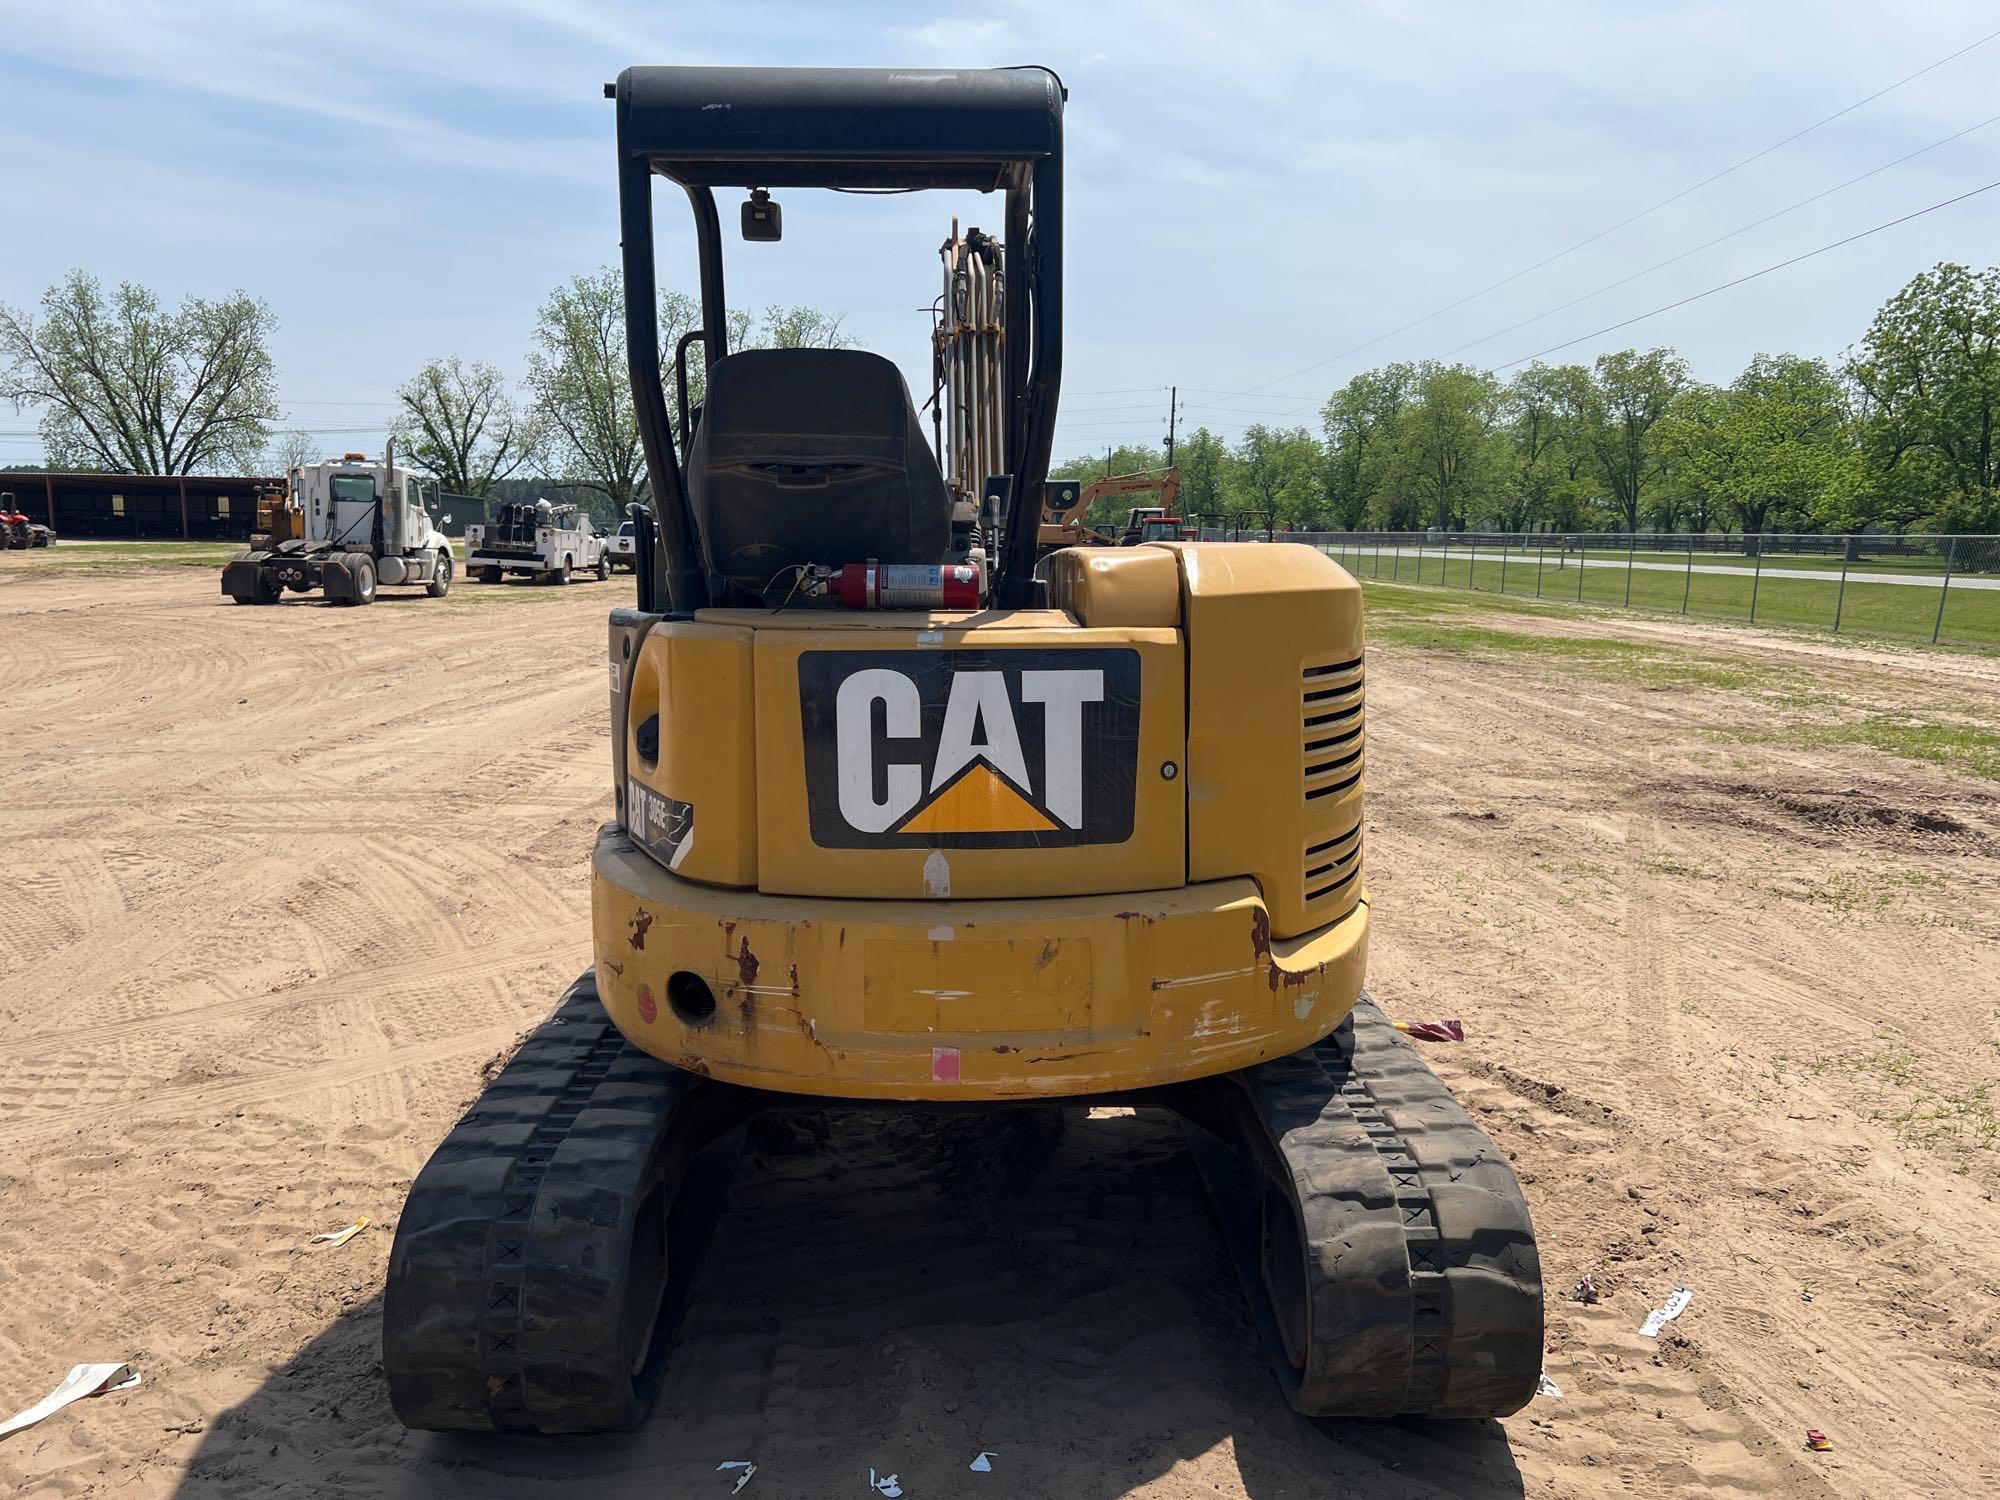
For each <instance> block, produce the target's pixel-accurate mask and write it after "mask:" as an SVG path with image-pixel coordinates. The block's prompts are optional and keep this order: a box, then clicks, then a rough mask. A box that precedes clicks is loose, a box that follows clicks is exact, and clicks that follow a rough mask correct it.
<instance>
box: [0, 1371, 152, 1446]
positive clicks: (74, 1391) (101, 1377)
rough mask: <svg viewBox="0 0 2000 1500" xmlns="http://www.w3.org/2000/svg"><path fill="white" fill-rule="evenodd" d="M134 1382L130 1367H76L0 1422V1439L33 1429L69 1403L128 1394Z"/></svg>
mask: <svg viewBox="0 0 2000 1500" xmlns="http://www.w3.org/2000/svg"><path fill="white" fill-rule="evenodd" d="M138 1383H139V1376H138V1373H137V1372H136V1371H135V1370H133V1368H132V1367H131V1366H130V1365H77V1366H75V1367H73V1368H72V1369H71V1370H70V1372H69V1374H67V1375H65V1376H64V1377H63V1381H62V1384H61V1385H59V1386H57V1387H56V1388H55V1389H54V1390H52V1391H50V1392H49V1393H48V1394H47V1395H46V1396H44V1397H42V1399H41V1400H39V1401H37V1402H36V1403H35V1404H34V1405H33V1406H31V1407H29V1408H28V1409H27V1410H26V1411H22V1412H16V1413H15V1414H14V1415H13V1416H11V1417H9V1418H8V1419H7V1420H6V1421H5V1422H0V1437H6V1436H7V1435H8V1434H10V1433H15V1432H19V1431H20V1430H21V1429H22V1428H24V1427H33V1426H34V1425H35V1424H36V1423H37V1422H39V1421H41V1420H42V1418H44V1417H48V1416H53V1415H54V1414H55V1413H57V1412H59V1411H61V1410H62V1409H63V1408H64V1407H65V1406H68V1405H69V1404H70V1402H72V1401H81V1400H82V1399H83V1398H84V1397H85V1396H102V1395H105V1394H107V1393H109V1392H111V1391H129V1390H131V1389H132V1387H133V1386H135V1385H137V1384H138Z"/></svg>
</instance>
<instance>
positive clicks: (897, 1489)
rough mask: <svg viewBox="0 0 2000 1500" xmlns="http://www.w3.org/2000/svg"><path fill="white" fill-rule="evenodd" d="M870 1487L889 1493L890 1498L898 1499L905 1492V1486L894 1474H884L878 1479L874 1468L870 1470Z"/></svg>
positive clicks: (885, 1493) (892, 1499)
mask: <svg viewBox="0 0 2000 1500" xmlns="http://www.w3.org/2000/svg"><path fill="white" fill-rule="evenodd" d="M868 1488H870V1489H871V1490H878V1491H880V1492H881V1493H882V1494H884V1495H887V1496H888V1497H889V1500H897V1497H898V1496H899V1495H901V1494H902V1493H903V1487H902V1485H900V1484H898V1483H897V1482H896V1476H895V1475H894V1474H884V1475H883V1476H882V1477H881V1478H879V1479H877V1478H876V1477H875V1471H874V1470H873V1469H870V1470H869V1471H868Z"/></svg>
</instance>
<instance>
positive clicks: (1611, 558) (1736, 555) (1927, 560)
mask: <svg viewBox="0 0 2000 1500" xmlns="http://www.w3.org/2000/svg"><path fill="white" fill-rule="evenodd" d="M1514 555H1515V556H1517V557H1518V556H1520V555H1521V553H1520V551H1519V550H1518V549H1517V550H1516V551H1515V553H1514ZM1534 555H1535V549H1534V548H1533V547H1530V548H1529V549H1528V551H1527V556H1528V557H1529V558H1531V559H1532V558H1533V557H1534ZM1553 555H1554V554H1553V553H1551V556H1553ZM1576 555H1577V554H1576V553H1574V552H1572V553H1571V554H1570V556H1571V557H1572V558H1574V557H1575V556H1576ZM1583 555H1584V556H1586V557H1589V558H1593V559H1601V560H1603V561H1607V562H1620V563H1622V562H1624V561H1625V559H1626V557H1627V556H1628V555H1629V556H1630V557H1631V558H1632V559H1633V561H1635V562H1642V563H1645V562H1650V563H1670V564H1672V565H1673V566H1675V567H1681V566H1684V565H1685V564H1686V562H1687V560H1688V555H1687V552H1686V550H1685V549H1671V548H1670V549H1665V550H1647V549H1645V548H1641V549H1640V550H1639V551H1637V552H1634V553H1630V554H1628V553H1627V552H1626V550H1625V549H1624V548H1623V547H1592V548H1590V549H1589V550H1588V551H1587V552H1585V553H1584V554H1583ZM1944 561H1945V560H1944V556H1943V554H1942V553H1940V554H1939V555H1937V556H1935V557H1870V556H1868V555H1867V554H1865V553H1864V554H1863V555H1862V556H1860V557H1858V558H1856V559H1854V560H1853V561H1852V562H1850V563H1849V564H1848V565H1847V567H1848V571H1849V572H1852V573H1909V574H1914V575H1916V576H1918V577H1924V578H1938V577H1942V576H1943V574H1944ZM1694 565H1695V566H1696V567H1697V568H1702V567H1719V568H1745V569H1748V570H1749V571H1751V572H1753V573H1754V572H1756V571H1758V567H1757V559H1756V558H1755V557H1754V556H1751V555H1750V554H1748V553H1744V552H1696V553H1695V555H1694ZM1786 569H1791V570H1803V571H1805V572H1817V573H1838V572H1839V571H1840V554H1839V553H1838V552H1833V553H1810V552H1809V553H1805V554H1797V553H1789V552H1787V553H1768V552H1767V553H1766V554H1765V555H1764V565H1763V571H1764V572H1766V573H1769V572H1772V571H1783V570H1786ZM1965 571H1967V570H1966V569H1964V568H1960V567H1955V568H1954V572H1965Z"/></svg>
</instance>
